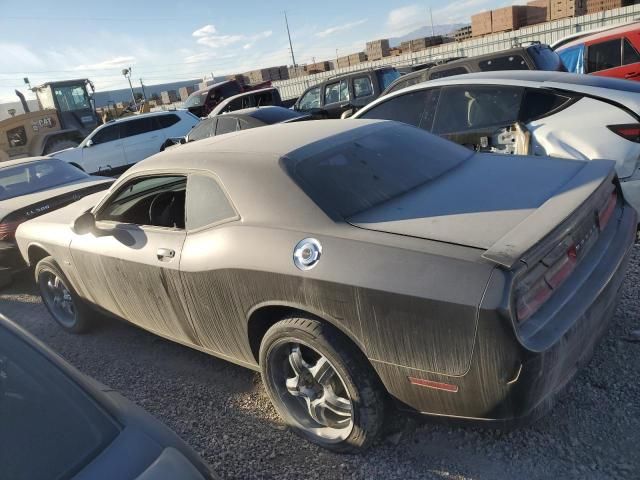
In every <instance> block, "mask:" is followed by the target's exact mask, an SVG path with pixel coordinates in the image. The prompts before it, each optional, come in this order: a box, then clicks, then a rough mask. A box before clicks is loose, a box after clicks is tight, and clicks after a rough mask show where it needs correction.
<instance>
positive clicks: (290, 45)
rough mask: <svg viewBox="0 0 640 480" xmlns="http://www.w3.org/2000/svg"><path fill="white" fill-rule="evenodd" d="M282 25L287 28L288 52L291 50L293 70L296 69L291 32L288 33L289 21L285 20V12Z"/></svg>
mask: <svg viewBox="0 0 640 480" xmlns="http://www.w3.org/2000/svg"><path fill="white" fill-rule="evenodd" d="M284 23H285V25H286V26H287V37H289V50H291V61H292V62H293V68H294V69H295V68H296V57H295V55H294V54H293V44H292V43H291V32H290V31H289V20H288V19H287V12H284Z"/></svg>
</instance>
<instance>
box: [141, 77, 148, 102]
mask: <svg viewBox="0 0 640 480" xmlns="http://www.w3.org/2000/svg"><path fill="white" fill-rule="evenodd" d="M140 86H141V87H142V98H143V100H144V101H145V103H146V102H147V92H145V91H144V83H142V79H140Z"/></svg>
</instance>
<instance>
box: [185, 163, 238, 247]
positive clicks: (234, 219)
mask: <svg viewBox="0 0 640 480" xmlns="http://www.w3.org/2000/svg"><path fill="white" fill-rule="evenodd" d="M190 170H191V171H190V173H189V175H188V176H187V191H186V194H187V195H189V177H190V176H192V175H202V176H205V177H209V178H211V179H212V180H213V181H214V182H216V184H217V185H218V187H219V188H220V190H221V191H222V193H223V194H224V196H225V198H226V199H227V202H228V203H229V205H230V206H231V208H232V210H233V211H234V212H235V215H234V216H233V217H227V218H225V219H222V220H218V221H217V222H212V223H207V224H206V225H202V226H200V227H197V228H191V229H190V228H187V213H188V211H187V205H188V201H187V199H186V197H185V222H184V225H185V232H186V233H187V235H190V234H193V233H199V232H202V231H204V230H209V229H211V228H215V227H218V226H220V225H225V224H227V223H232V222H237V221H238V220H241V219H242V217H241V216H240V213H239V212H238V209H237V208H236V206H235V204H234V203H233V201H232V200H231V196H230V195H229V192H228V191H227V189H226V187H225V186H224V184H223V183H222V180H221V179H220V177H219V176H218V175H217V174H216V173H215V172H212V171H210V170H200V169H190Z"/></svg>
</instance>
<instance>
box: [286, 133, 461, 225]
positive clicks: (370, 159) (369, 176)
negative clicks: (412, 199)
mask: <svg viewBox="0 0 640 480" xmlns="http://www.w3.org/2000/svg"><path fill="white" fill-rule="evenodd" d="M350 121H351V120H350ZM354 121H355V120H354ZM361 129H362V130H361V132H362V135H361V136H360V137H358V138H357V139H356V137H355V136H353V135H352V136H351V137H349V139H348V140H346V141H345V142H343V143H339V144H338V145H337V146H335V147H333V148H328V149H327V150H325V151H323V152H321V153H319V154H311V155H310V156H309V157H307V158H304V157H302V158H297V157H296V158H293V157H292V158H288V157H287V158H284V159H283V160H282V163H283V166H284V168H285V170H286V171H287V173H289V175H290V176H291V177H292V178H293V179H294V181H296V183H298V185H299V186H300V188H302V189H303V190H304V191H305V192H306V193H307V195H309V197H310V198H311V199H312V200H313V201H314V202H315V203H316V204H317V205H318V206H319V207H320V208H322V210H323V211H325V213H327V215H329V216H330V217H331V218H334V219H340V218H349V217H351V216H353V215H356V214H358V213H361V212H364V211H366V210H368V209H370V208H372V207H374V206H376V205H379V204H382V203H384V202H387V201H389V200H391V199H393V198H396V197H399V196H400V195H403V194H404V193H407V192H409V191H410V190H412V189H414V188H416V187H418V186H420V185H423V184H425V183H427V182H429V181H432V180H435V179H436V178H438V177H439V176H440V175H442V174H443V173H445V172H447V171H449V170H450V169H452V168H454V167H455V166H457V165H459V164H460V163H462V162H464V161H465V160H466V159H468V158H469V157H470V156H471V155H473V152H471V151H469V150H468V149H466V148H464V147H461V146H459V145H456V144H454V143H453V142H449V141H447V140H444V139H442V138H439V137H436V136H435V135H431V134H430V133H427V132H425V131H424V130H421V129H418V128H415V127H411V126H408V125H403V124H401V123H395V122H393V123H389V122H384V123H379V124H367V125H364V126H362V127H361ZM355 132H357V131H355ZM351 133H353V132H351ZM336 141H338V139H336ZM302 155H303V154H300V156H302Z"/></svg>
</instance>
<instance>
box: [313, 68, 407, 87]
mask: <svg viewBox="0 0 640 480" xmlns="http://www.w3.org/2000/svg"><path fill="white" fill-rule="evenodd" d="M383 68H396V67H394V66H393V65H381V66H379V67H366V68H361V69H360V70H353V71H351V72H344V73H336V74H334V75H330V76H328V77H325V78H324V80H331V79H333V78H338V77H346V76H348V75H351V74H354V73H364V72H375V71H376V70H381V69H383ZM320 83H322V82H320Z"/></svg>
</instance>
